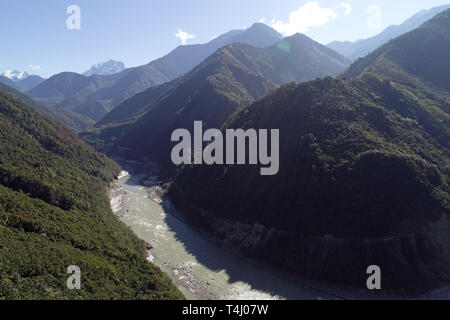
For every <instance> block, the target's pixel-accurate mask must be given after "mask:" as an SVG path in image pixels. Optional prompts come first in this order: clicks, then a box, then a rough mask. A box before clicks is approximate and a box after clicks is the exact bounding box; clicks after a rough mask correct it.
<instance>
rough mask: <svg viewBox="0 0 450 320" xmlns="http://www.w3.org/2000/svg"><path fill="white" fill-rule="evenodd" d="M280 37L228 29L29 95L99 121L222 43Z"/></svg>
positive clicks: (61, 78)
mask: <svg viewBox="0 0 450 320" xmlns="http://www.w3.org/2000/svg"><path fill="white" fill-rule="evenodd" d="M280 38H281V35H280V34H278V33H277V32H276V31H275V30H273V29H271V28H270V27H268V26H266V25H264V24H259V23H258V24H255V25H253V26H252V27H251V28H248V29H246V30H237V31H231V32H228V33H226V34H224V35H222V36H220V37H218V38H216V39H214V40H212V41H210V42H208V43H207V44H201V45H188V46H179V47H177V48H176V49H175V50H173V51H172V52H171V53H169V54H168V55H166V56H165V57H163V58H160V59H157V60H155V61H153V62H151V63H149V64H147V65H144V66H140V67H136V68H129V69H125V70H124V71H122V72H120V73H118V74H114V75H94V76H90V77H89V78H87V77H84V76H81V75H76V74H73V73H68V72H64V73H60V74H57V75H55V76H53V77H51V78H50V79H48V80H47V81H45V82H44V83H42V84H41V85H39V86H37V87H35V88H34V89H32V90H31V91H29V92H28V94H29V95H30V96H31V97H32V98H34V99H37V100H38V101H41V102H42V103H45V104H47V105H50V106H52V107H55V108H63V109H69V110H72V111H75V112H77V113H81V114H83V115H85V116H88V117H90V118H92V119H94V120H96V121H98V120H101V118H103V117H104V116H105V115H106V114H107V113H108V112H109V111H111V110H112V109H113V108H114V107H116V106H117V105H119V104H120V103H122V102H124V101H125V100H127V99H129V98H131V97H133V96H134V95H136V94H137V93H140V92H143V91H145V90H147V89H148V88H150V87H153V86H155V85H159V84H162V83H165V82H168V81H171V80H174V79H176V78H178V77H180V76H182V75H183V74H185V73H186V72H188V71H190V70H191V69H192V68H194V67H195V66H196V65H198V64H199V63H201V62H202V61H203V60H204V59H206V58H207V57H208V56H209V55H211V54H213V53H214V52H215V51H216V50H217V49H219V48H221V47H223V46H225V45H228V44H231V43H235V42H246V43H248V44H251V45H256V46H269V45H272V44H274V43H276V42H277V41H279V40H280Z"/></svg>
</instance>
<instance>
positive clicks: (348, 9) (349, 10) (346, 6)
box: [337, 2, 352, 16]
mask: <svg viewBox="0 0 450 320" xmlns="http://www.w3.org/2000/svg"><path fill="white" fill-rule="evenodd" d="M337 7H338V9H339V8H343V9H344V10H345V15H346V16H348V15H349V14H350V13H352V6H351V4H350V3H348V2H342V3H340V4H339V5H338V6H337Z"/></svg>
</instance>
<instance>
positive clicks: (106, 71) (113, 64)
mask: <svg viewBox="0 0 450 320" xmlns="http://www.w3.org/2000/svg"><path fill="white" fill-rule="evenodd" d="M123 70H125V64H124V63H123V62H121V61H115V60H108V61H106V62H103V63H98V64H96V65H93V66H92V67H91V69H89V70H88V71H86V72H85V73H83V76H85V77H89V76H91V75H93V74H98V75H111V74H116V73H119V72H122V71H123Z"/></svg>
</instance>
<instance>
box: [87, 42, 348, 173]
mask: <svg viewBox="0 0 450 320" xmlns="http://www.w3.org/2000/svg"><path fill="white" fill-rule="evenodd" d="M346 63H347V60H346V59H345V58H343V57H342V56H340V55H339V54H337V53H335V52H333V51H332V50H330V49H328V48H326V47H324V46H322V45H320V44H318V43H317V42H315V41H313V40H311V39H309V38H308V37H306V36H303V35H295V36H292V37H289V38H286V39H283V40H282V41H280V42H279V43H278V44H275V45H274V46H270V47H267V48H255V47H252V46H249V45H245V44H234V45H229V46H226V47H224V48H222V49H220V50H218V51H217V52H216V53H215V54H213V55H212V56H210V57H209V58H207V59H206V60H205V61H204V62H203V63H201V64H200V65H199V66H198V67H196V68H194V70H192V71H191V72H189V73H188V74H186V75H185V76H183V77H181V78H179V79H177V80H174V81H172V82H170V83H167V84H164V85H161V86H158V87H154V88H151V89H149V90H148V91H146V92H144V93H141V94H139V95H136V96H135V97H133V98H131V99H130V100H128V101H126V102H124V103H123V104H121V105H120V106H118V107H117V108H116V109H115V110H113V111H112V112H111V113H110V114H108V115H107V116H106V117H105V118H104V119H103V120H102V121H101V122H100V123H98V124H97V129H96V130H95V131H94V132H92V133H90V134H84V137H86V138H87V139H88V140H89V141H90V142H92V143H93V144H94V145H96V147H97V148H100V149H102V148H105V149H102V150H105V151H107V152H113V149H114V150H117V148H124V147H125V148H131V149H132V150H133V151H134V154H141V155H143V156H146V157H155V158H157V160H160V163H161V164H162V167H163V168H164V169H168V168H169V167H171V165H170V161H169V160H170V147H171V146H170V135H171V133H172V132H173V131H174V130H175V129H178V128H186V129H188V130H192V127H193V123H194V121H195V120H202V121H203V122H204V126H205V129H206V128H220V127H221V126H222V125H223V124H224V123H225V121H226V120H227V118H228V117H229V116H230V115H231V114H232V113H233V112H235V111H237V110H239V109H240V108H242V107H243V106H245V105H247V104H249V103H251V102H252V101H254V99H257V98H260V97H262V96H264V95H265V94H267V93H268V92H269V91H270V90H272V89H274V88H276V87H277V86H279V85H280V84H283V83H286V82H290V81H296V82H302V81H306V80H311V79H314V78H317V77H322V76H325V75H329V74H331V75H337V74H338V73H340V72H341V71H343V70H344V69H345V67H346V65H347V64H346ZM143 136H145V137H147V138H146V139H142V137H143ZM111 144H112V145H111ZM172 169H173V168H172Z"/></svg>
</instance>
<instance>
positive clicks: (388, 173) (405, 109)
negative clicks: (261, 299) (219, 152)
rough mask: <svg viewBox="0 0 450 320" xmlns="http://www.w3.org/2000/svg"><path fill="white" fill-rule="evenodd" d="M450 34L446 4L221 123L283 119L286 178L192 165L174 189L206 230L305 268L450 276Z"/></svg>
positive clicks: (410, 283)
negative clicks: (374, 46)
mask: <svg viewBox="0 0 450 320" xmlns="http://www.w3.org/2000/svg"><path fill="white" fill-rule="evenodd" d="M449 43H450V10H447V11H446V12H444V13H442V14H440V15H438V16H437V17H436V18H434V19H432V20H431V21H430V22H428V23H426V24H424V25H423V26H422V27H421V28H419V29H417V30H415V31H412V32H410V33H408V34H406V35H403V36H401V37H399V38H397V39H395V40H393V41H391V42H389V43H388V44H386V45H384V46H383V47H381V48H379V49H378V50H377V51H375V52H374V53H373V54H371V55H369V56H368V57H366V58H364V59H361V60H358V61H357V62H355V64H354V65H352V66H351V67H350V69H349V71H347V72H345V73H344V74H343V78H339V79H333V78H325V79H320V80H315V81H312V82H307V83H303V84H288V85H284V86H283V87H282V88H280V89H278V90H276V91H275V92H273V93H271V94H268V95H267V96H265V97H264V98H262V99H260V100H258V101H257V102H255V103H253V104H251V105H250V106H248V107H246V108H244V109H243V110H242V111H240V112H237V113H236V114H234V115H233V116H232V117H230V119H228V121H227V123H226V124H225V125H224V128H223V130H225V129H228V128H255V129H279V130H280V171H279V173H278V175H276V176H272V177H263V176H260V175H259V166H245V165H243V166H185V167H184V168H182V169H181V170H180V171H179V173H178V175H177V177H176V178H175V182H174V183H172V184H171V185H170V188H169V194H170V197H171V199H172V200H173V201H174V202H175V203H176V204H177V205H178V207H179V208H183V210H185V211H187V217H188V219H189V220H190V221H192V222H193V223H195V224H196V225H198V226H199V227H200V228H202V230H204V232H205V233H206V234H209V235H211V236H213V237H214V238H216V239H220V241H221V242H222V243H223V244H225V245H227V246H230V247H233V248H239V249H240V250H241V251H243V252H245V253H246V254H248V255H250V256H252V257H254V258H257V259H260V260H262V261H264V262H266V263H269V264H270V265H271V266H273V267H276V268H278V269H281V270H285V271H288V272H291V273H294V274H298V275H301V276H306V277H308V278H312V279H320V280H327V281H330V282H335V283H339V284H348V285H354V286H359V287H365V276H366V274H365V270H366V268H367V266H369V265H371V264H376V265H379V266H380V267H381V269H382V270H383V279H384V281H383V287H384V288H385V289H390V290H395V291H397V292H402V293H413V292H416V293H417V292H420V291H424V290H428V289H431V288H435V287H439V286H440V285H441V284H442V283H448V281H450V252H449V249H448V248H449V244H450V237H449V232H450V219H449V218H450V187H449V183H450V180H449V174H450V145H449V143H450V113H449V111H450V108H449V105H450V94H449V91H448V89H450V88H449V87H448V81H446V80H445V79H447V80H448V74H449V73H448V72H449V70H450V68H449V67H448V61H449V60H448V56H447V55H448V52H449V50H445V48H446V46H447V45H448V44H449ZM417 44H421V45H420V46H417ZM350 77H351V78H352V79H345V78H350ZM187 208H189V209H187ZM237 222H239V223H237ZM230 224H231V225H233V227H230Z"/></svg>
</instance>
